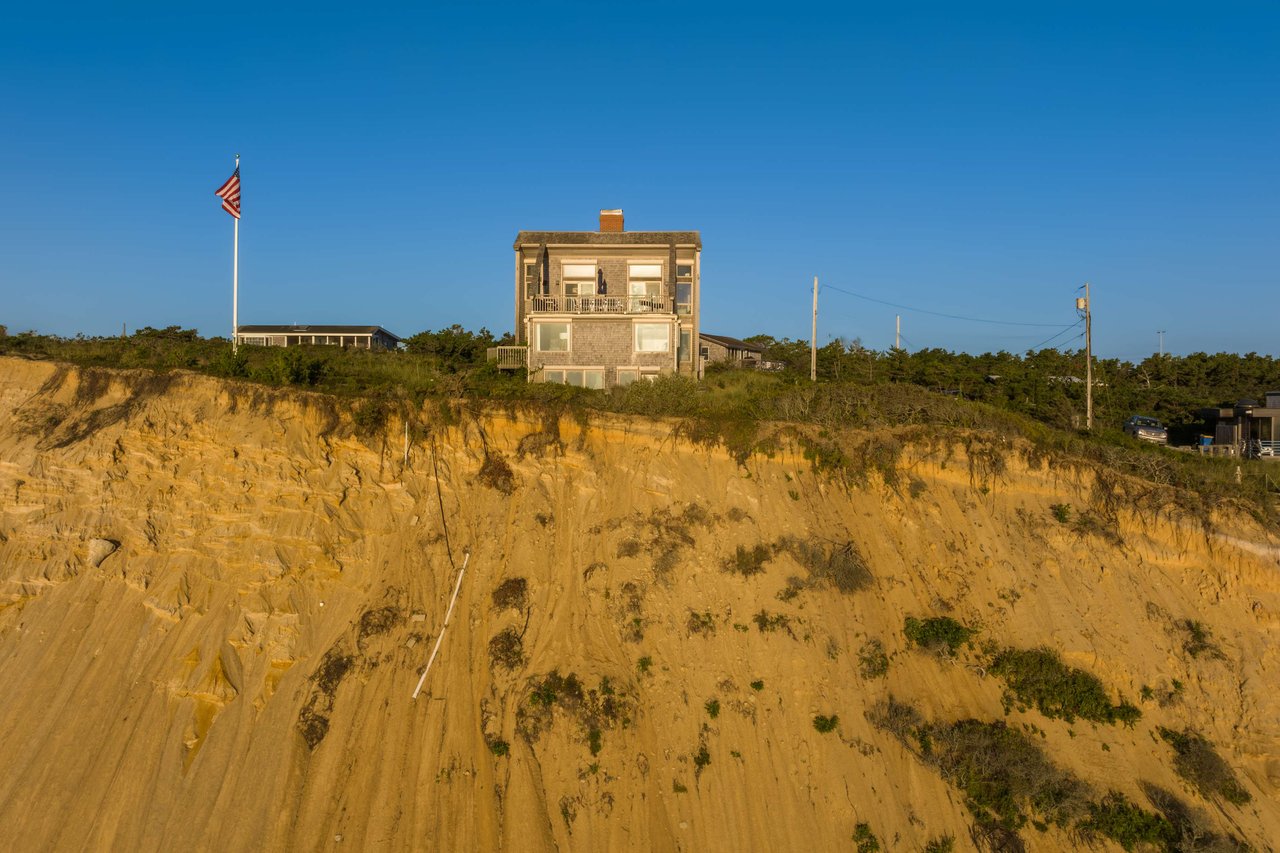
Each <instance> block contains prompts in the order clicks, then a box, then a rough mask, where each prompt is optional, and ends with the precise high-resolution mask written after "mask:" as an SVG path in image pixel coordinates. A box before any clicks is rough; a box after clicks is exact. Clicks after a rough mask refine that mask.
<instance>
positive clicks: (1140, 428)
mask: <svg viewBox="0 0 1280 853" xmlns="http://www.w3.org/2000/svg"><path fill="white" fill-rule="evenodd" d="M1124 431H1125V432H1126V433H1128V434H1129V435H1131V436H1133V437H1134V438H1137V439H1141V440H1142V441H1150V442H1154V443H1155V444H1168V443H1169V431H1168V430H1166V429H1165V428H1164V424H1162V423H1160V422H1159V421H1158V420H1156V419H1155V418H1149V417H1147V416H1146V415H1134V416H1133V417H1131V418H1129V420H1127V421H1125V422H1124Z"/></svg>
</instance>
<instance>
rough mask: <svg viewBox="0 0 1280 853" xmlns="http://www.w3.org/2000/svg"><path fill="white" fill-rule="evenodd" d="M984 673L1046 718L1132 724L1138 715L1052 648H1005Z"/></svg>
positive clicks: (1129, 706) (1096, 680)
mask: <svg viewBox="0 0 1280 853" xmlns="http://www.w3.org/2000/svg"><path fill="white" fill-rule="evenodd" d="M988 672H990V673H991V674H992V675H996V676H999V677H1000V678H1003V679H1004V681H1005V683H1006V684H1007V685H1008V686H1009V689H1010V690H1011V691H1012V692H1013V695H1014V696H1016V697H1017V699H1018V701H1019V702H1022V703H1024V704H1027V705H1034V706H1035V708H1036V710H1038V711H1039V712H1040V713H1041V714H1044V715H1045V716H1046V717H1050V718H1061V719H1063V720H1066V721H1067V722H1068V723H1070V722H1073V721H1074V720H1075V718H1076V717H1082V718H1084V719H1086V720H1092V721H1094V722H1098V723H1110V724H1114V723H1124V724H1125V725H1133V723H1134V722H1136V721H1137V720H1138V719H1139V718H1140V717H1141V716H1142V712H1141V711H1140V710H1138V708H1136V707H1135V706H1133V705H1131V704H1129V703H1128V702H1125V701H1121V702H1120V704H1118V705H1112V704H1111V699H1110V697H1109V696H1108V695H1107V691H1106V689H1105V688H1104V687H1103V686H1102V682H1101V681H1100V680H1098V678H1097V676H1095V675H1093V674H1091V673H1088V672H1085V671H1084V670H1082V669H1075V668H1073V667H1069V666H1067V665H1066V664H1064V663H1063V662H1062V660H1061V658H1059V657H1058V654H1057V652H1055V651H1053V650H1052V649H1048V648H1039V649H1005V650H1004V651H1002V652H1000V653H999V654H997V655H996V656H995V658H994V659H993V660H992V662H991V665H990V666H989V667H988Z"/></svg>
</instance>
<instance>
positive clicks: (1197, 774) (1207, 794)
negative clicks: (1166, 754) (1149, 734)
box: [1157, 726, 1253, 806]
mask: <svg viewBox="0 0 1280 853" xmlns="http://www.w3.org/2000/svg"><path fill="white" fill-rule="evenodd" d="M1157 731H1158V732H1159V733H1160V737H1161V738H1163V739H1164V740H1165V742H1167V743H1168V744H1169V746H1171V747H1173V751H1174V759H1173V769H1174V770H1175V771H1176V772H1177V773H1178V775H1179V776H1181V777H1182V778H1183V779H1186V780H1187V781H1188V782H1190V783H1191V785H1192V786H1193V787H1194V788H1195V789H1196V790H1197V791H1199V792H1200V794H1201V795H1202V796H1203V797H1204V798H1205V799H1213V798H1214V797H1221V798H1222V799H1224V800H1226V801H1227V802H1229V803H1232V804H1234V805H1237V806H1241V805H1244V804H1245V803H1247V802H1249V801H1250V800H1251V799H1253V797H1252V795H1250V793H1249V792H1248V791H1247V790H1245V788H1244V786H1243V785H1241V784H1240V780H1239V779H1237V778H1236V774H1235V771H1234V770H1232V769H1231V766H1230V765H1229V764H1227V762H1226V761H1224V760H1223V759H1222V756H1220V755H1218V753H1217V751H1216V750H1215V749H1214V748H1213V744H1211V743H1209V741H1207V740H1205V739H1204V737H1203V736H1202V735H1200V734H1199V733H1198V732H1195V731H1193V730H1191V729H1184V730H1183V731H1181V732H1176V731H1173V730H1172V729H1166V728H1164V727H1163V726H1161V727H1160V728H1159V729H1157Z"/></svg>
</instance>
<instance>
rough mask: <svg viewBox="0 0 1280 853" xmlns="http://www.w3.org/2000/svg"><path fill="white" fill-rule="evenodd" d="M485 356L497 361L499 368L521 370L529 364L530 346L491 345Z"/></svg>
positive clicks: (489, 359)
mask: <svg viewBox="0 0 1280 853" xmlns="http://www.w3.org/2000/svg"><path fill="white" fill-rule="evenodd" d="M485 356H486V357H487V360H488V361H495V362H497V367H498V369H499V370H521V369H523V368H524V367H526V366H528V364H529V348H528V347H489V348H488V349H487V350H485Z"/></svg>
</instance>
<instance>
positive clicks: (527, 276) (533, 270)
mask: <svg viewBox="0 0 1280 853" xmlns="http://www.w3.org/2000/svg"><path fill="white" fill-rule="evenodd" d="M540 283H541V278H540V276H539V275H538V262H537V261H525V262H524V298H525V299H532V298H533V297H535V296H537V295H538V285H539V284H540Z"/></svg>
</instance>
